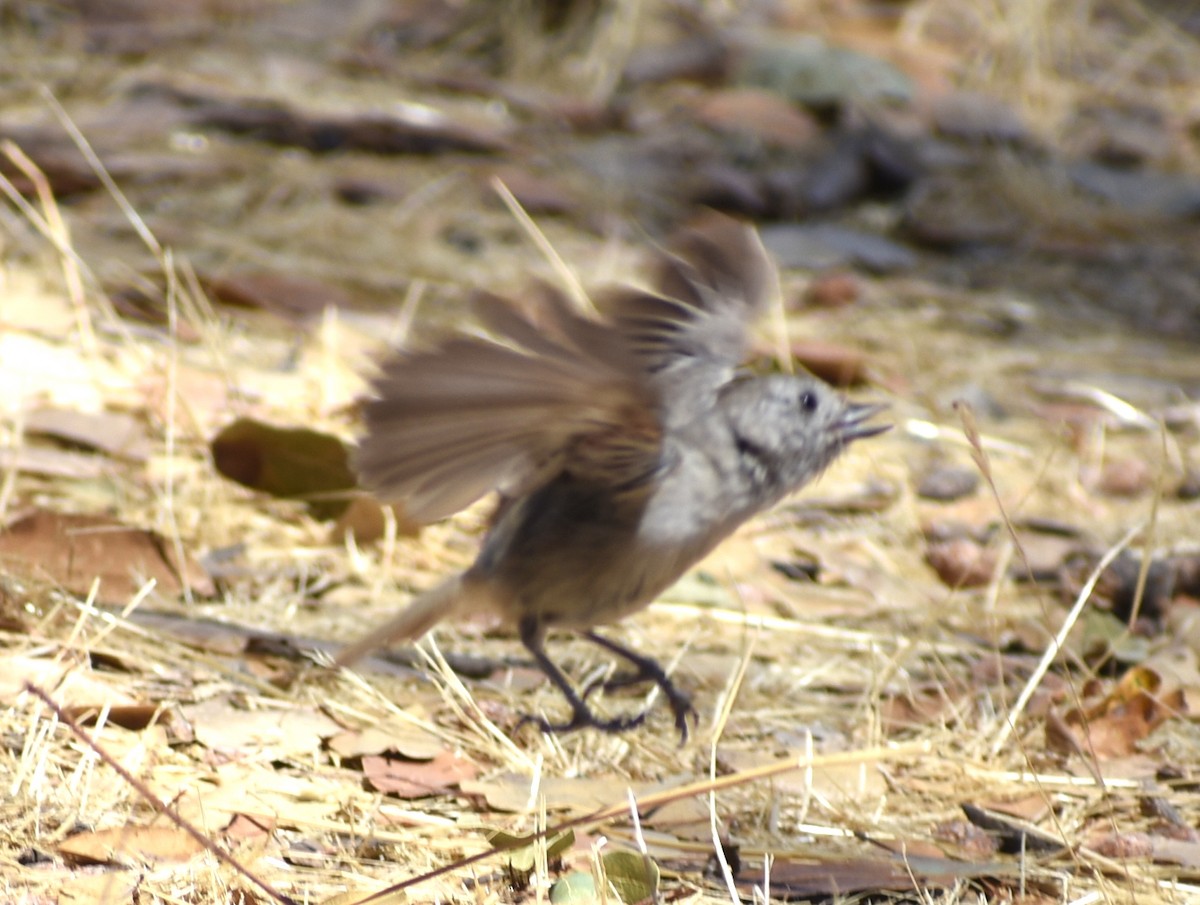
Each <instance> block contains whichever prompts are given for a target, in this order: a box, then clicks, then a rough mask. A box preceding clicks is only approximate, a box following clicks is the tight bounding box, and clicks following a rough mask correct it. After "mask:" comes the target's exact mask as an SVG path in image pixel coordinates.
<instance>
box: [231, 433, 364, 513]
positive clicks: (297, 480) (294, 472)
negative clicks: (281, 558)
mask: <svg viewBox="0 0 1200 905" xmlns="http://www.w3.org/2000/svg"><path fill="white" fill-rule="evenodd" d="M212 455H213V463H214V464H215V465H216V468H217V471H218V472H220V473H221V474H222V475H224V476H225V477H227V478H229V480H231V481H236V482H237V483H239V484H241V485H242V486H244V487H249V488H251V489H252V490H259V491H262V492H263V493H269V494H270V495H271V496H275V497H280V498H282V499H290V500H305V501H306V502H307V503H308V508H309V511H310V512H311V513H312V516H313V518H316V519H320V520H324V519H331V518H337V517H338V516H339V515H341V514H342V513H343V512H345V510H346V507H347V506H348V505H349V501H350V498H351V496H352V494H351V493H350V491H352V490H353V489H354V487H355V486H356V484H357V480H356V479H355V476H354V472H353V471H351V469H350V456H349V453H348V451H347V449H346V445H345V444H344V443H343V442H342V441H341V440H339V439H338V438H337V437H334V436H331V435H330V434H323V433H320V432H318V431H314V430H310V429H309V428H306V427H297V428H282V427H275V426H274V425H270V424H264V423H263V422H261V421H255V420H254V419H252V418H239V419H238V420H237V421H234V422H233V423H232V424H230V425H229V426H227V427H225V428H223V429H222V430H221V432H220V433H219V434H217V436H216V437H214V438H213V441H212Z"/></svg>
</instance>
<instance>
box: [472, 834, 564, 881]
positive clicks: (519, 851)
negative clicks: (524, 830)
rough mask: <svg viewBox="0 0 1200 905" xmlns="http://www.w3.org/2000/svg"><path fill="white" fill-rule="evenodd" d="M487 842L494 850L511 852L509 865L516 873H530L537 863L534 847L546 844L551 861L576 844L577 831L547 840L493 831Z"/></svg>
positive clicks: (547, 858) (548, 857) (547, 856)
mask: <svg viewBox="0 0 1200 905" xmlns="http://www.w3.org/2000/svg"><path fill="white" fill-rule="evenodd" d="M487 840H488V842H490V843H491V844H492V848H495V849H501V850H506V851H508V852H509V856H508V863H509V866H511V867H512V869H513V870H514V871H517V872H519V873H529V872H530V871H532V870H533V867H534V864H535V863H536V859H535V858H534V854H535V853H536V851H537V849H536V848H535V847H534V846H535V845H539V844H544V845H545V846H546V860H547V861H549V860H551V859H552V858H556V857H557V856H559V855H561V854H562V853H563V852H565V851H566V850H567V849H569V848H570V847H571V846H572V845H574V844H575V831H574V830H567V831H566V832H565V833H559V834H558V835H556V836H550V837H548V838H546V839H545V840H537V839H535V838H534V837H533V836H516V835H513V834H512V833H507V832H505V831H504V830H492V831H491V832H490V833H488V836H487Z"/></svg>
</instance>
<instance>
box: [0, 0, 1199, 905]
mask: <svg viewBox="0 0 1200 905" xmlns="http://www.w3.org/2000/svg"><path fill="white" fill-rule="evenodd" d="M1197 86H1200V8H1197V6H1196V4H1194V3H1190V4H1189V3H1180V4H1170V3H1151V2H1148V0H1147V2H1144V3H1139V2H1134V0H1051V2H1035V0H1014V2H1011V3H1007V4H991V3H987V2H985V0H954V2H951V0H910V2H883V0H879V2H867V0H825V2H819V0H775V2H744V3H739V2H734V0H643V2H635V0H575V2H569V0H561V2H551V0H492V2H485V0H409V2H402V0H391V2H387V0H352V2H348V3H332V2H319V0H238V2H233V0H176V2H175V3H172V4H155V3H149V2H144V0H120V2H115V3H109V2H103V3H101V2H89V0H64V2H57V3H53V2H47V3H40V2H23V3H18V2H4V0H0V177H2V178H0V189H2V190H3V191H4V194H5V196H6V199H7V200H6V202H5V204H4V205H3V207H0V412H2V414H3V420H2V421H0V524H2V525H3V530H2V531H0V708H2V709H0V738H2V739H3V742H4V743H3V745H0V783H2V785H3V788H4V790H5V794H4V796H3V798H2V799H0V898H2V899H3V900H4V901H5V902H19V903H30V905H33V903H39V905H40V903H60V902H61V903H66V902H112V903H118V902H137V903H148V902H154V903H160V902H161V903H177V902H197V903H199V902H203V903H209V902H212V903H235V902H236V903H244V902H251V901H253V902H267V901H293V902H324V903H333V902H337V903H349V902H359V901H365V900H367V899H368V897H369V896H372V895H373V894H378V897H376V898H371V899H370V901H373V902H398V901H410V902H503V903H509V902H535V901H536V902H545V901H551V902H566V903H584V902H624V903H628V905H632V903H635V902H648V901H660V902H730V901H738V900H742V901H747V902H761V901H768V900H769V901H772V902H774V901H795V900H805V901H808V900H815V901H845V900H856V901H858V900H870V901H916V900H918V899H919V900H920V901H928V902H933V901H938V902H959V901H961V902H979V901H986V902H1005V901H1013V900H1020V901H1023V902H1041V901H1045V902H1080V903H1082V902H1087V903H1090V902H1097V901H1100V902H1160V901H1161V902H1173V903H1174V902H1180V903H1182V902H1195V901H1200V666H1198V657H1200V404H1198V403H1197V399H1200V355H1198V354H1197V348H1196V346H1197V339H1198V337H1200V263H1198V261H1197V249H1200V87H1197ZM710 208H717V209H719V210H722V211H725V212H728V213H730V214H733V215H735V216H739V217H742V218H744V219H747V220H748V221H750V222H753V223H755V224H756V225H757V226H758V228H759V230H760V232H761V234H762V236H763V239H764V242H765V244H766V246H767V247H768V249H769V250H770V251H771V252H772V254H773V255H774V257H775V259H776V260H777V261H778V262H779V264H780V267H781V292H780V299H779V305H778V311H777V312H776V313H777V315H778V316H773V317H770V318H768V319H766V321H764V322H763V323H761V324H759V325H757V328H756V330H757V332H756V339H755V344H754V358H753V361H752V362H751V366H752V367H754V368H755V369H757V370H760V371H768V370H773V369H775V370H777V369H781V368H792V367H795V368H807V369H809V370H811V371H813V372H814V373H816V374H818V375H820V376H821V377H823V378H824V379H827V380H829V381H831V382H835V383H837V384H839V385H840V386H842V387H843V388H844V389H845V390H846V392H848V393H849V394H850V395H851V396H853V397H854V398H855V399H856V400H860V401H872V402H876V401H883V402H886V403H888V405H889V409H888V413H887V415H886V417H887V419H889V420H890V421H891V422H892V423H893V424H894V429H893V430H891V431H890V432H889V433H887V434H885V435H883V436H880V437H877V438H873V439H871V440H869V441H864V442H862V443H860V444H857V445H855V446H854V447H852V448H851V449H850V450H849V451H848V453H847V454H846V455H845V456H843V458H842V459H840V460H839V461H838V462H837V463H836V464H835V466H834V467H833V468H832V469H830V470H829V471H828V472H827V473H826V474H825V475H824V476H823V477H822V478H821V479H820V481H819V482H817V483H815V484H814V485H812V486H810V487H808V488H806V489H805V490H804V491H803V492H802V493H801V494H799V495H798V496H796V497H795V498H793V499H790V500H789V501H787V502H785V503H784V504H783V505H781V506H779V507H777V508H776V509H775V510H773V511H772V512H770V513H768V514H767V515H765V516H763V517H761V518H759V519H756V520H754V521H753V522H751V523H750V524H748V525H747V526H745V527H744V528H743V529H742V530H741V531H739V532H738V533H737V534H736V535H735V536H734V537H732V538H731V539H730V540H728V541H727V542H726V543H724V544H723V545H722V546H721V547H720V548H719V549H718V550H717V551H716V552H715V553H714V554H712V555H711V556H710V557H709V558H708V559H706V560H705V561H704V562H703V563H701V564H700V565H699V566H698V567H697V568H695V569H694V570H693V571H692V572H690V573H689V574H688V575H687V576H686V577H685V578H684V579H682V580H681V581H680V583H679V584H678V585H676V586H675V587H674V588H673V589H671V590H670V591H669V592H667V593H666V594H665V595H664V596H663V598H662V599H661V600H660V601H659V602H657V603H655V604H654V605H653V606H651V607H650V608H649V609H648V610H646V611H644V612H643V613H640V614H638V615H636V616H634V617H632V618H629V619H627V620H625V621H624V622H622V623H620V624H619V625H617V626H612V627H609V628H607V629H606V631H607V632H608V633H609V634H610V635H611V636H612V637H614V638H617V639H620V640H621V641H623V642H624V643H626V644H628V645H630V646H632V647H634V648H636V649H638V650H640V651H643V652H645V653H650V654H653V655H654V656H656V657H659V658H661V660H662V662H663V663H664V665H666V666H667V668H668V669H669V671H670V672H671V674H672V676H673V677H674V678H675V680H676V681H677V682H678V683H679V684H680V685H681V686H682V687H684V688H686V689H687V690H688V691H689V693H691V694H692V695H693V697H694V700H695V703H696V706H697V709H698V712H699V718H698V723H697V725H696V727H695V729H694V731H693V732H692V733H691V736H690V738H689V739H688V740H687V741H686V742H685V743H683V744H680V742H679V738H678V735H677V733H675V732H674V730H673V727H672V725H671V718H670V714H669V712H668V709H667V708H666V707H665V706H664V702H663V701H662V700H661V699H659V698H658V697H657V696H656V695H654V694H650V695H647V694H646V693H645V692H644V689H629V690H623V691H614V692H611V693H606V694H603V695H600V696H598V697H597V699H596V703H597V707H598V708H599V709H601V710H603V711H604V712H605V713H622V712H632V711H635V710H637V709H639V708H641V707H643V706H646V705H649V706H650V707H651V708H652V709H651V715H650V717H649V719H648V721H647V722H646V724H645V725H644V726H642V727H640V728H638V729H636V730H634V731H632V732H629V733H625V734H622V735H604V734H600V733H596V732H593V731H583V732H578V733H572V734H568V735H562V736H543V735H541V734H540V733H538V732H537V731H535V730H534V729H533V728H531V727H529V726H528V725H525V726H522V725H520V721H521V717H522V715H524V714H529V713H534V714H546V715H548V716H551V717H561V716H562V714H563V712H564V709H563V708H564V705H563V702H562V700H561V697H560V696H559V695H558V693H557V692H556V691H555V690H554V689H553V688H552V687H550V686H549V685H548V683H546V681H545V680H544V678H543V677H542V676H541V674H540V673H539V672H538V671H537V670H536V669H535V668H534V667H533V665H532V664H531V662H530V661H528V659H527V658H526V657H525V656H524V651H523V650H522V649H521V647H520V645H519V643H518V642H517V641H516V640H515V639H513V638H512V637H511V636H507V635H504V634H501V633H496V632H492V631H490V630H489V629H487V627H485V626H475V625H451V626H445V627H440V628H438V629H437V630H436V631H435V632H434V633H433V635H432V636H431V637H430V638H429V639H428V640H426V641H423V642H422V643H421V644H420V645H419V646H418V648H416V649H415V650H413V649H409V650H398V651H395V652H391V653H389V654H387V655H382V654H381V655H380V656H378V657H376V658H374V659H372V660H371V661H369V662H367V663H364V664H362V666H361V667H360V668H359V669H357V670H356V671H354V672H349V671H342V672H338V671H334V670H332V669H329V668H327V667H328V662H329V661H328V655H329V654H330V653H331V652H332V651H334V650H335V649H336V647H337V645H338V644H339V643H341V642H344V641H348V640H351V639H353V638H355V637H357V636H359V635H361V634H362V633H363V632H366V631H369V630H370V628H371V627H372V626H373V625H376V624H379V623H382V622H383V621H384V620H385V619H386V618H387V617H388V615H389V614H390V613H392V612H394V611H395V609H396V607H397V606H399V605H400V604H401V603H403V602H404V601H405V600H407V599H408V598H409V597H410V596H411V595H412V594H413V593H414V592H416V591H418V590H421V589H424V588H427V587H430V586H431V585H433V584H434V583H435V582H437V581H438V580H439V579H440V578H441V577H442V576H444V575H446V574H448V573H450V572H452V571H453V570H455V569H461V568H463V567H465V566H466V565H467V564H469V563H470V561H471V559H472V556H473V554H474V551H475V550H476V549H477V546H478V542H479V538H480V536H481V534H482V532H483V531H484V530H485V527H486V524H487V520H488V517H489V512H490V509H491V506H492V502H491V501H490V500H489V501H484V502H482V503H480V504H478V505H476V506H473V507H472V508H470V509H469V510H467V511H466V512H464V513H462V514H460V515H457V516H455V517H453V518H451V519H449V520H447V521H444V522H439V523H436V524H433V525H429V526H424V527H419V526H415V525H411V524H409V523H407V522H406V521H405V519H404V517H403V512H402V511H400V512H398V513H396V514H395V517H394V518H393V517H392V515H393V514H392V513H391V511H390V510H389V511H388V513H387V514H386V515H385V514H384V513H383V512H381V510H380V507H379V506H378V504H377V503H375V502H374V501H371V500H370V499H368V498H364V497H363V496H362V494H361V493H359V492H358V491H357V490H356V489H355V487H354V477H353V474H352V472H351V471H349V470H348V464H347V463H348V450H350V449H351V448H352V445H353V443H354V440H355V438H356V436H358V435H359V434H360V432H361V430H362V425H361V417H360V410H359V404H360V401H361V399H362V397H363V394H364V393H366V392H367V391H368V387H369V381H370V378H371V376H372V374H374V373H375V368H376V367H377V363H378V361H379V360H380V359H381V358H382V357H383V356H385V355H386V354H387V351H388V349H389V348H390V347H393V346H396V345H401V344H408V343H415V344H421V343H426V342H430V341H432V340H434V339H435V338H436V337H438V336H441V335H444V334H446V333H447V332H450V331H454V330H472V329H476V325H475V324H474V322H473V321H472V319H471V316H470V313H469V311H468V307H467V305H466V304H465V301H466V298H467V295H468V293H469V291H470V290H471V289H472V288H478V287H484V288H487V289H490V290H492V291H495V292H500V293H508V294H512V295H515V296H518V297H519V296H521V295H522V293H524V292H526V290H527V288H528V287H529V286H530V285H531V281H533V280H535V279H543V280H549V281H551V282H552V283H554V284H556V285H560V286H564V287H566V288H568V289H570V290H574V289H575V288H577V287H584V289H586V290H595V289H598V288H600V287H603V286H604V285H606V284H612V283H614V282H623V283H626V282H637V281H644V280H645V279H646V278H647V276H648V274H647V269H646V266H647V261H648V253H649V250H650V249H651V248H653V247H655V246H656V245H657V244H659V243H662V242H666V241H668V240H669V236H670V235H671V234H672V233H673V232H674V231H675V230H676V229H678V228H679V227H681V226H683V225H685V224H687V223H689V222H692V221H693V220H694V219H695V218H696V217H698V216H701V215H703V213H704V212H705V211H706V210H708V209H710ZM550 648H551V653H552V655H553V656H554V658H555V659H556V660H557V661H558V662H560V663H561V664H562V665H563V667H564V668H565V669H566V670H567V672H568V673H569V674H570V675H571V676H572V677H573V678H574V679H575V680H577V681H578V682H580V683H581V684H586V683H587V682H588V681H589V680H590V679H594V678H599V677H603V676H605V675H608V672H607V671H608V670H611V669H612V664H611V663H609V662H608V660H607V658H606V657H605V656H604V655H603V652H601V651H600V650H598V649H597V648H596V647H595V646H593V645H589V644H586V643H585V642H583V641H581V640H580V639H577V638H573V637H571V636H565V635H564V636H562V637H554V638H552V640H551V642H550Z"/></svg>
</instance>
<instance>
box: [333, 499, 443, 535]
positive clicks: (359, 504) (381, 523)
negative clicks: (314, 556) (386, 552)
mask: <svg viewBox="0 0 1200 905" xmlns="http://www.w3.org/2000/svg"><path fill="white" fill-rule="evenodd" d="M385 508H386V509H391V510H392V516H393V517H394V518H395V520H396V536H397V537H416V536H417V535H418V534H420V533H421V525H420V523H418V522H414V521H413V520H412V519H410V518H409V517H408V516H407V515H405V513H404V504H403V503H393V504H391V505H390V506H385V505H384V504H383V503H380V502H379V501H378V500H376V499H375V498H374V497H369V496H356V497H354V498H353V499H351V500H350V505H348V506H347V507H346V511H345V512H343V513H342V514H341V515H339V516H338V517H337V520H336V521H335V522H334V523H333V528H332V530H331V531H330V532H329V533H330V536H331V539H332V540H333V541H334V542H335V543H341V541H342V539H343V538H344V537H345V536H346V532H350V533H351V534H353V535H354V539H355V540H356V541H358V542H359V543H360V544H369V543H373V542H374V541H377V540H380V539H381V538H383V537H384V536H385V535H386V534H387V519H386V517H385V515H384V509H385Z"/></svg>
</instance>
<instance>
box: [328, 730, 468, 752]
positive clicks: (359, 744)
mask: <svg viewBox="0 0 1200 905" xmlns="http://www.w3.org/2000/svg"><path fill="white" fill-rule="evenodd" d="M445 747H446V745H445V742H443V741H442V740H441V739H439V738H438V737H437V736H436V735H434V734H433V733H432V732H425V731H424V730H422V729H416V728H412V727H395V728H387V727H380V726H368V727H367V728H366V729H361V730H355V731H348V732H339V733H338V734H337V735H335V736H334V737H333V738H331V739H330V740H329V749H330V750H331V751H333V752H335V753H336V754H338V755H340V756H341V757H346V758H349V757H363V756H364V755H368V754H384V753H386V752H393V753H395V754H400V755H403V756H404V757H406V758H408V759H409V760H433V759H434V758H435V757H437V756H438V755H439V754H440V753H442V752H443V751H444V750H445Z"/></svg>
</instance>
